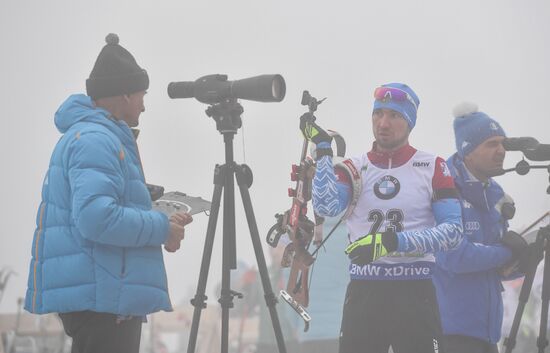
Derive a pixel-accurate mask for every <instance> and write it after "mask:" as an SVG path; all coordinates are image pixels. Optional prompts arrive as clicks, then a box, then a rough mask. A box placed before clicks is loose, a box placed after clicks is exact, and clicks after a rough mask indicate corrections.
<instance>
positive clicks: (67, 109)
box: [54, 94, 134, 144]
mask: <svg viewBox="0 0 550 353" xmlns="http://www.w3.org/2000/svg"><path fill="white" fill-rule="evenodd" d="M54 120H55V126H56V127H57V129H58V130H59V131H60V132H61V133H62V134H64V133H65V132H67V130H69V129H70V128H71V127H72V126H73V125H75V124H77V123H80V122H87V123H95V124H100V125H103V126H105V127H107V128H108V129H109V130H110V131H111V132H113V133H114V134H115V135H117V136H118V137H119V138H120V139H121V140H122V141H123V142H124V143H126V144H127V143H133V141H134V135H133V133H132V131H131V130H130V127H129V126H128V124H126V122H124V121H123V120H116V119H115V118H114V117H113V116H112V114H111V113H109V112H108V111H107V110H105V109H103V108H100V107H98V106H96V105H95V104H94V102H93V101H92V98H90V97H89V96H86V95H84V94H73V95H71V96H69V98H67V100H66V101H65V102H63V104H61V106H60V107H59V109H58V110H57V112H56V113H55V119H54Z"/></svg>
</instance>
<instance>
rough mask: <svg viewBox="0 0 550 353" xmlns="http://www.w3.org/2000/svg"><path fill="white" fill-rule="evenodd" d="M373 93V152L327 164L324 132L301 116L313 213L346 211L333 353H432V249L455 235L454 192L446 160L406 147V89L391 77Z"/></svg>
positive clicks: (411, 115)
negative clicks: (312, 166)
mask: <svg viewBox="0 0 550 353" xmlns="http://www.w3.org/2000/svg"><path fill="white" fill-rule="evenodd" d="M374 98H375V100H374V107H373V112H372V127H373V132H374V138H375V142H374V143H373V145H372V149H371V150H370V151H369V152H367V153H365V154H364V155H362V156H359V157H356V158H351V159H348V160H345V161H344V162H342V163H339V164H337V165H336V166H335V165H334V164H333V160H332V150H331V147H330V142H331V138H330V136H329V135H328V134H327V133H326V132H325V131H324V130H323V129H322V128H320V127H319V126H318V125H317V124H316V123H315V122H313V121H312V120H311V119H308V118H307V116H304V117H303V118H302V119H301V122H300V128H301V129H302V132H303V133H304V135H305V136H306V138H308V139H309V140H310V141H312V142H313V143H315V144H316V145H317V150H316V158H317V170H316V174H315V178H314V181H313V205H314V208H315V211H316V212H317V213H318V214H320V215H323V216H336V215H338V214H340V213H342V212H344V211H345V212H346V213H345V214H344V216H345V217H347V227H348V232H349V241H350V245H349V246H348V248H347V249H346V253H347V254H348V256H349V258H350V260H351V264H350V267H349V272H350V278H351V281H350V283H349V285H348V289H347V293H346V298H345V303H344V310H343V318H342V326H341V332H340V347H339V351H340V353H357V352H362V353H368V352H373V353H380V352H387V351H388V349H389V347H390V346H391V347H392V349H393V351H394V352H395V353H411V352H413V353H414V352H418V353H426V352H441V347H440V336H441V324H440V318H439V311H438V304H437V300H436V296H435V290H434V287H433V284H432V279H431V276H432V270H433V267H434V261H435V258H434V255H433V253H435V252H439V251H447V250H450V249H453V248H455V247H457V246H458V245H459V244H460V243H461V241H462V220H461V214H460V204H459V202H458V198H457V197H458V194H457V191H456V189H455V185H454V182H453V178H452V176H451V174H450V173H449V169H448V168H447V165H446V163H445V161H444V160H443V159H442V158H440V157H437V156H434V155H432V154H430V153H426V152H422V151H419V150H417V149H415V148H414V147H412V146H411V145H410V144H409V134H410V132H411V130H412V129H413V128H414V126H415V123H416V117H417V110H418V105H419V103H420V101H419V99H418V96H417V95H416V94H415V93H414V91H413V90H412V89H411V88H410V87H409V86H407V85H405V84H402V83H390V84H386V85H383V86H381V87H378V88H377V89H376V90H375V91H374Z"/></svg>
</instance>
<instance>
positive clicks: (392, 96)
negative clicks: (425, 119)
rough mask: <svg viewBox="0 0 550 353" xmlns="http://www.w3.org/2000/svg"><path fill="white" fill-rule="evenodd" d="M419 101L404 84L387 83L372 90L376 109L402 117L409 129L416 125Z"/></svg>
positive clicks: (374, 108)
mask: <svg viewBox="0 0 550 353" xmlns="http://www.w3.org/2000/svg"><path fill="white" fill-rule="evenodd" d="M419 105H420V100H419V99H418V96H417V95H416V93H414V91H413V90H412V89H411V88H410V87H409V86H407V85H406V84H404V83H387V84H385V85H382V86H380V87H378V88H376V89H375V90H374V106H373V112H374V111H375V110H376V109H391V110H394V111H396V112H398V113H399V114H401V115H402V116H403V118H404V119H405V120H406V121H407V124H408V125H409V128H410V129H411V130H412V128H413V127H414V126H415V125H416V113H417V110H418V106H419Z"/></svg>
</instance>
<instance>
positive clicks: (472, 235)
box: [433, 154, 512, 343]
mask: <svg viewBox="0 0 550 353" xmlns="http://www.w3.org/2000/svg"><path fill="white" fill-rule="evenodd" d="M447 164H448V166H449V169H450V170H451V173H452V175H453V177H454V178H455V184H456V187H457V189H458V191H459V193H460V197H461V200H460V201H461V206H462V219H463V223H464V241H463V242H462V244H461V245H460V246H459V247H458V248H457V249H455V250H453V251H449V252H445V253H438V254H436V262H437V266H436V270H435V273H434V277H433V281H434V284H435V287H436V290H437V296H438V301H439V308H440V312H441V320H442V325H443V332H444V333H445V334H448V335H450V334H455V335H465V336H472V337H477V338H479V339H482V340H484V341H488V342H491V343H497V342H498V341H499V339H500V333H501V326H502V315H503V313H502V296H501V292H502V290H503V287H502V284H501V280H502V278H501V276H500V275H499V271H498V270H499V267H501V266H502V265H504V264H506V263H507V262H508V261H510V260H511V256H512V254H511V252H510V250H508V249H507V248H506V247H504V246H503V245H501V243H500V240H501V238H502V235H503V233H504V232H505V231H506V230H507V228H508V223H507V221H506V220H504V219H503V218H502V216H501V214H500V210H499V209H498V208H499V201H501V200H502V198H503V197H504V192H503V190H502V188H501V187H500V186H499V185H498V184H497V183H496V182H495V181H494V180H492V179H489V182H488V184H487V185H484V184H483V183H482V182H479V181H477V180H475V179H474V180H472V179H471V177H470V174H469V173H468V171H467V170H466V167H465V166H464V162H463V161H462V160H461V159H460V157H458V156H457V155H456V154H455V155H453V156H452V157H451V158H449V160H448V161H447Z"/></svg>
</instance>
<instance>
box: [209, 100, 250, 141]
mask: <svg viewBox="0 0 550 353" xmlns="http://www.w3.org/2000/svg"><path fill="white" fill-rule="evenodd" d="M205 112H206V115H207V116H208V117H210V118H212V119H214V121H215V122H216V129H217V130H218V131H219V132H220V134H227V133H229V134H236V133H237V130H238V129H240V128H241V126H242V125H243V122H242V119H241V114H242V113H243V112H244V109H243V106H242V105H241V104H240V103H239V102H238V101H237V99H235V98H229V99H226V100H224V101H222V102H220V103H216V104H212V105H211V106H209V107H208V108H207V109H206V111H205Z"/></svg>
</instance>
